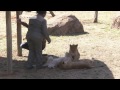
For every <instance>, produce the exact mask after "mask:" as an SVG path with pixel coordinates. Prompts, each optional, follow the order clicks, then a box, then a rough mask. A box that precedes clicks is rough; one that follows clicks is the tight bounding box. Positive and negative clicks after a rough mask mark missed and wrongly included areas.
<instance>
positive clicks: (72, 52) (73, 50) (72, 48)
mask: <svg viewBox="0 0 120 90" xmlns="http://www.w3.org/2000/svg"><path fill="white" fill-rule="evenodd" d="M69 54H70V56H71V57H72V61H77V60H79V58H80V53H79V51H78V44H77V45H70V49H69Z"/></svg>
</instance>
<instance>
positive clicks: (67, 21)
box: [47, 14, 84, 35]
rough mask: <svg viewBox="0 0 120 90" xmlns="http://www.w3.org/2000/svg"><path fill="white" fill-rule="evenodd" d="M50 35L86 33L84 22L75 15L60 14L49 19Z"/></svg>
mask: <svg viewBox="0 0 120 90" xmlns="http://www.w3.org/2000/svg"><path fill="white" fill-rule="evenodd" d="M47 24H48V32H49V34H50V35H73V34H81V33H84V28H83V25H82V23H81V22H80V21H79V20H78V19H77V18H76V17H75V16H74V15H66V14H63V15H58V16H55V17H53V18H51V19H49V20H48V21H47Z"/></svg>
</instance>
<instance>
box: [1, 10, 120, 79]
mask: <svg viewBox="0 0 120 90" xmlns="http://www.w3.org/2000/svg"><path fill="white" fill-rule="evenodd" d="M61 13H71V14H73V15H75V16H76V17H77V18H78V19H79V20H80V21H81V22H82V23H83V26H84V29H85V31H86V32H88V33H89V34H83V35H77V36H60V37H56V36H50V37H51V39H52V42H51V44H47V47H46V49H45V50H44V51H43V53H47V54H52V55H56V56H63V55H64V53H65V52H66V51H68V49H69V44H79V47H78V50H79V52H80V53H81V58H82V59H83V58H86V59H91V58H95V59H97V60H99V61H100V62H104V64H106V66H105V67H99V68H94V69H90V70H68V71H64V70H59V69H50V70H49V69H41V70H38V71H35V70H31V71H27V70H25V69H24V68H23V67H24V65H23V64H24V61H26V60H27V57H18V56H17V47H16V46H17V44H16V43H17V38H16V21H15V13H14V12H12V35H13V59H14V60H15V61H14V63H16V65H15V64H14V65H13V67H14V72H15V74H14V75H10V76H4V77H3V76H2V74H1V73H3V71H4V70H6V68H5V65H6V32H5V19H4V17H5V14H4V12H0V16H1V17H0V23H1V26H0V46H1V48H0V52H1V53H0V61H1V63H0V65H1V66H0V67H1V68H0V70H1V73H0V78H23V79H24V78H25V79H29V78H44V79H45V78H49V79H53V78H55V79H62V78H63V79H67V78H71V79H82V78H83V79H87V78H88V79H108V78H115V79H120V76H119V74H120V71H119V69H120V60H119V57H120V53H119V52H120V49H119V48H120V35H119V34H120V31H119V30H114V29H111V28H110V25H111V23H112V20H113V18H114V17H116V16H117V15H119V12H117V11H100V12H99V23H97V24H95V23H93V17H94V11H68V12H67V11H66V12H65V11H61V12H60V11H59V12H58V11H55V14H56V15H59V14H61ZM47 17H48V18H49V17H51V16H50V15H49V14H48V16H47ZM23 20H25V21H28V19H23ZM26 32H27V29H26V28H24V27H23V28H22V36H23V37H25V34H26ZM27 55H28V51H27V50H23V56H27ZM2 59H4V60H2ZM17 61H21V62H19V63H18V62H17ZM22 61H23V62H22ZM20 65H21V66H20ZM17 66H18V67H17Z"/></svg>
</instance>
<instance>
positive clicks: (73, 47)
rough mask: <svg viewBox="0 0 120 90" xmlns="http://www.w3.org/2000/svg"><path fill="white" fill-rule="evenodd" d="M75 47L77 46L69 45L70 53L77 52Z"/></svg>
mask: <svg viewBox="0 0 120 90" xmlns="http://www.w3.org/2000/svg"><path fill="white" fill-rule="evenodd" d="M77 47H78V44H77V45H74V44H73V45H70V51H71V52H73V53H74V52H75V51H76V50H77Z"/></svg>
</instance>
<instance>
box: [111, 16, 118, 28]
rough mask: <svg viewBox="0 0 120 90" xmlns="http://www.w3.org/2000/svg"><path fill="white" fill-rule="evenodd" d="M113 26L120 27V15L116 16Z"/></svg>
mask: <svg viewBox="0 0 120 90" xmlns="http://www.w3.org/2000/svg"><path fill="white" fill-rule="evenodd" d="M111 28H116V29H120V16H118V17H116V18H115V19H114V20H113V23H112V26H111Z"/></svg>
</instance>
